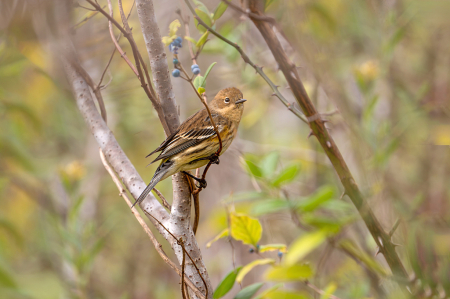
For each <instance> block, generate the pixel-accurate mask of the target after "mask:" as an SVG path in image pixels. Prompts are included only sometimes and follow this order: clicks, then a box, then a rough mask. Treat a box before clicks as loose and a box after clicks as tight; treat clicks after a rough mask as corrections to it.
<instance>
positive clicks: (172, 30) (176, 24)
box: [169, 19, 181, 36]
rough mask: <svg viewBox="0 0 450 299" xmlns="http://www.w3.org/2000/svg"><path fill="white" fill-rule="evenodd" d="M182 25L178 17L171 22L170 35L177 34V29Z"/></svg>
mask: <svg viewBox="0 0 450 299" xmlns="http://www.w3.org/2000/svg"><path fill="white" fill-rule="evenodd" d="M180 27H181V24H180V21H178V19H176V20H175V21H173V22H172V23H170V25H169V32H170V33H169V35H170V36H172V35H176V34H177V31H178V28H180Z"/></svg>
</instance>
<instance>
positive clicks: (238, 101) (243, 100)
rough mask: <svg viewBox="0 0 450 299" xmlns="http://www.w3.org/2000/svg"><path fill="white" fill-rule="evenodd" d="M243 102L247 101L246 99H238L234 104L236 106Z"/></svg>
mask: <svg viewBox="0 0 450 299" xmlns="http://www.w3.org/2000/svg"><path fill="white" fill-rule="evenodd" d="M245 101H247V100H246V99H240V100H237V101H236V102H235V103H236V104H240V103H244V102H245Z"/></svg>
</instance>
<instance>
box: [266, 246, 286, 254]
mask: <svg viewBox="0 0 450 299" xmlns="http://www.w3.org/2000/svg"><path fill="white" fill-rule="evenodd" d="M266 251H280V252H283V253H286V252H287V249H286V245H285V244H267V245H261V246H259V252H266Z"/></svg>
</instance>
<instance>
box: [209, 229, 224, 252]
mask: <svg viewBox="0 0 450 299" xmlns="http://www.w3.org/2000/svg"><path fill="white" fill-rule="evenodd" d="M227 236H228V228H226V229H224V230H223V231H221V232H220V234H218V235H217V236H215V237H214V239H212V240H211V241H209V242H208V243H207V244H206V248H209V247H211V245H212V243H214V242H216V241H217V240H219V239H222V238H224V237H227Z"/></svg>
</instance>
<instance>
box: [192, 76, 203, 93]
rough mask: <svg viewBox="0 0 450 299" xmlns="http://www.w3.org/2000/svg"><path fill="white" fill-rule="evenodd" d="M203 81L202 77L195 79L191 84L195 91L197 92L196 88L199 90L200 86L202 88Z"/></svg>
mask: <svg viewBox="0 0 450 299" xmlns="http://www.w3.org/2000/svg"><path fill="white" fill-rule="evenodd" d="M203 79H204V78H203V77H202V76H197V77H195V79H194V82H193V84H194V86H195V89H197V90H198V88H199V87H200V86H202V83H203Z"/></svg>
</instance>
